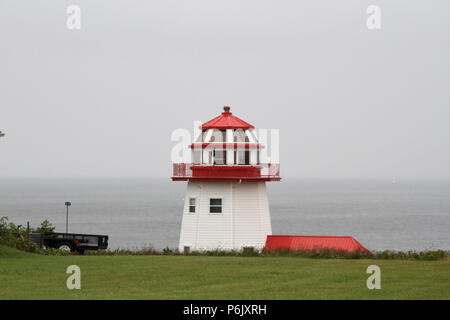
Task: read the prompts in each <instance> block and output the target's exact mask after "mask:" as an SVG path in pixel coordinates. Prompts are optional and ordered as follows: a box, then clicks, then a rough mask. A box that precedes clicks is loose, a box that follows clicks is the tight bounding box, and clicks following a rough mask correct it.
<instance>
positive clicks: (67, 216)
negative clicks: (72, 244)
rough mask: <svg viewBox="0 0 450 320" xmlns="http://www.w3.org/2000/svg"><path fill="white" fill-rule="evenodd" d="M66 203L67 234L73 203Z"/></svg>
mask: <svg viewBox="0 0 450 320" xmlns="http://www.w3.org/2000/svg"><path fill="white" fill-rule="evenodd" d="M64 204H65V205H66V235H67V233H68V232H69V207H70V206H71V204H72V203H70V202H69V201H66V202H65V203H64Z"/></svg>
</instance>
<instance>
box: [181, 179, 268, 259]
mask: <svg viewBox="0 0 450 320" xmlns="http://www.w3.org/2000/svg"><path fill="white" fill-rule="evenodd" d="M190 198H196V212H195V213H190V212H189V199H190ZM210 198H221V199H222V213H210V212H209V200H210ZM269 234H272V228H271V224H270V213H269V205H268V200H267V191H266V185H265V182H242V183H237V182H188V185H187V189H186V196H185V205H184V212H183V219H182V225H181V233H180V244H179V250H180V251H183V250H184V247H189V248H190V249H191V250H214V249H223V250H229V249H235V250H240V249H242V248H243V247H255V248H258V249H261V248H263V247H264V244H265V241H266V237H267V235H269Z"/></svg>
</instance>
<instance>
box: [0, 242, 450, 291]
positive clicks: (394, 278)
mask: <svg viewBox="0 0 450 320" xmlns="http://www.w3.org/2000/svg"><path fill="white" fill-rule="evenodd" d="M72 264H75V265H78V266H79V267H80V268H81V290H68V289H67V287H66V280H67V277H68V276H69V275H68V274H66V273H65V272H66V268H67V267H68V266H69V265H72ZM371 264H376V265H378V266H379V267H380V268H381V290H368V289H367V288H366V279H367V277H368V276H369V275H368V274H366V268H367V267H368V266H369V265H371ZM0 299H450V261H449V260H440V261H405V260H373V259H370V260H344V259H309V258H300V257H209V256H41V255H37V254H31V253H25V252H20V251H17V250H14V249H10V248H5V247H1V246H0Z"/></svg>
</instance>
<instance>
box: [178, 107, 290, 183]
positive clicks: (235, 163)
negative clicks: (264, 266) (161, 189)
mask: <svg viewBox="0 0 450 320" xmlns="http://www.w3.org/2000/svg"><path fill="white" fill-rule="evenodd" d="M223 109H224V111H223V112H222V114H221V115H219V116H218V117H216V118H214V119H212V120H210V121H208V122H206V123H204V124H202V125H201V126H200V129H201V134H200V135H199V137H198V138H197V139H196V141H195V142H194V143H192V144H191V145H190V148H191V149H192V157H191V159H192V163H189V164H186V163H175V164H174V168H173V169H174V170H173V173H174V174H173V177H172V180H174V181H279V180H280V179H281V178H280V176H279V171H280V165H279V164H278V163H261V160H260V159H261V158H262V157H261V156H260V152H261V151H262V149H263V148H264V146H263V145H261V144H260V143H259V141H258V138H257V136H256V132H255V127H254V126H253V125H251V124H249V123H247V122H245V121H243V120H241V119H239V118H238V117H236V116H234V115H233V114H232V113H231V112H230V107H228V106H225V107H224V108H223Z"/></svg>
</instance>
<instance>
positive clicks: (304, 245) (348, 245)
mask: <svg viewBox="0 0 450 320" xmlns="http://www.w3.org/2000/svg"><path fill="white" fill-rule="evenodd" d="M265 249H266V250H267V251H272V250H288V251H312V250H321V249H328V250H336V251H346V252H354V251H358V250H359V251H361V252H370V251H369V250H367V249H366V248H365V247H364V246H363V245H362V244H360V243H359V242H358V241H356V240H355V239H354V238H353V237H347V236H276V235H273V236H267V240H266V247H265Z"/></svg>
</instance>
